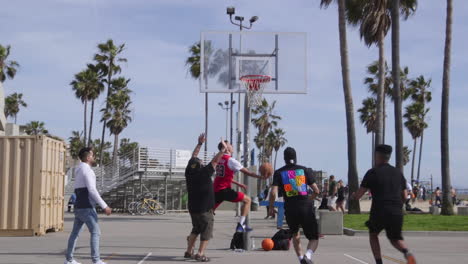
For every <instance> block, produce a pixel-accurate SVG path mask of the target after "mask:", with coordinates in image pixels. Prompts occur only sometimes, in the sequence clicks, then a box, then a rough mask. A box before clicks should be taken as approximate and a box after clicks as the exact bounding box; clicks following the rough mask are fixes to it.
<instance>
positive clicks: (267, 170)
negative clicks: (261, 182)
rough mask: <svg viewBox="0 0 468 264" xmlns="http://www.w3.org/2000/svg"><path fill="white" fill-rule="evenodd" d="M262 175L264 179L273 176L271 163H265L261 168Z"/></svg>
mask: <svg viewBox="0 0 468 264" xmlns="http://www.w3.org/2000/svg"><path fill="white" fill-rule="evenodd" d="M260 175H262V176H264V177H271V176H273V166H271V164H270V163H268V162H265V163H263V164H262V165H261V166H260Z"/></svg>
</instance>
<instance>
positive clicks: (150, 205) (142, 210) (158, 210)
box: [136, 198, 166, 215]
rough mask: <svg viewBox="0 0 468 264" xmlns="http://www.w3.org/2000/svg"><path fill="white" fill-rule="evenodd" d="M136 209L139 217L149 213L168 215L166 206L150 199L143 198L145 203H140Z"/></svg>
mask: <svg viewBox="0 0 468 264" xmlns="http://www.w3.org/2000/svg"><path fill="white" fill-rule="evenodd" d="M136 209H137V213H138V214H139V215H146V214H147V213H150V214H158V215H163V214H165V213H166V211H165V210H164V206H163V205H162V204H161V203H160V202H159V201H158V200H155V199H148V198H143V201H142V202H139V203H138V205H137V208H136Z"/></svg>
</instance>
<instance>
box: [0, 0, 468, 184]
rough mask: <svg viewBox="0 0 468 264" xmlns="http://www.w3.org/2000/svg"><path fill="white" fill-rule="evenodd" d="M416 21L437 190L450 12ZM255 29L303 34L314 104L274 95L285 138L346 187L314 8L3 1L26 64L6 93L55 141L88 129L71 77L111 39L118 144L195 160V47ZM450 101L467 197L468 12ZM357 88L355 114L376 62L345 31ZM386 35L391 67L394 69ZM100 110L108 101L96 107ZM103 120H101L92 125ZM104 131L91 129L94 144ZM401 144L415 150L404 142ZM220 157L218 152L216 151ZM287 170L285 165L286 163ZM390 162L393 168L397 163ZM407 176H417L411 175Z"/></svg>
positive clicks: (340, 121)
mask: <svg viewBox="0 0 468 264" xmlns="http://www.w3.org/2000/svg"><path fill="white" fill-rule="evenodd" d="M419 2H420V5H419V7H418V11H417V13H416V15H415V16H413V17H411V18H410V19H409V20H408V21H403V22H401V64H402V66H408V67H409V68H410V75H411V76H412V77H416V76H419V75H421V74H422V75H424V76H425V77H427V78H432V91H433V98H434V99H433V102H432V103H431V105H430V107H431V111H430V113H429V116H430V120H429V128H428V129H427V131H426V133H425V145H424V156H423V163H422V176H421V177H422V178H423V179H428V178H429V177H430V175H431V174H432V175H433V176H434V182H435V183H440V143H439V142H440V140H439V139H440V125H439V124H440V99H439V98H440V94H441V85H442V62H443V47H444V32H445V1H419ZM230 5H235V6H236V9H237V13H238V14H241V15H244V16H246V17H250V16H252V15H257V16H259V17H260V19H259V21H258V22H257V23H256V24H255V26H254V30H256V31H296V32H307V33H308V41H309V42H308V46H309V47H308V50H309V58H308V71H309V74H308V76H309V87H308V91H309V93H308V94H307V95H306V96H303V95H274V96H268V97H267V98H268V99H271V100H277V101H278V102H277V114H279V115H281V116H282V117H283V120H282V121H281V123H280V126H281V127H283V128H284V129H285V130H286V131H287V138H288V140H289V144H288V145H290V146H293V147H295V148H296V149H297V152H298V156H299V162H300V163H302V164H304V165H307V166H310V167H312V168H314V169H321V170H325V171H327V172H328V173H331V174H335V175H336V176H337V177H338V178H346V175H347V155H346V127H345V112H344V99H343V92H342V87H341V74H340V70H341V68H340V57H339V41H338V25H337V22H338V19H337V9H336V6H333V5H332V6H331V7H330V8H329V9H328V10H321V9H320V8H319V1H318V0H316V1H314V0H312V1H310V0H309V1H299V0H296V1H288V3H287V6H285V1H279V0H274V1H273V0H269V1H260V0H257V1H224V0H223V1H221V0H212V1H201V0H199V1H189V0H158V1H156V0H155V1H143V0H133V1H130V0H126V1H124V0H99V1H98V0H81V1H73V0H44V1H32V0H30V1H23V0H18V1H6V2H4V3H3V4H2V8H1V9H0V32H1V36H2V38H1V41H0V43H1V44H3V45H5V44H10V45H12V53H11V58H12V59H15V60H17V61H18V62H19V63H20V64H21V68H20V70H19V72H18V74H17V77H16V78H15V80H13V81H7V82H5V83H4V87H5V93H6V94H10V93H13V92H21V93H23V94H24V97H25V100H26V101H27V103H28V104H29V106H28V108H27V109H24V110H22V111H21V112H20V114H19V116H18V122H19V123H26V122H29V121H31V120H41V121H44V122H45V123H46V126H47V128H48V129H49V131H51V132H52V133H53V134H56V135H58V136H61V137H63V138H67V137H69V135H70V134H71V131H72V130H79V129H82V105H81V103H80V102H79V101H78V100H76V99H75V98H74V95H73V93H72V92H71V88H70V86H69V83H70V81H71V80H72V78H73V75H74V74H75V73H77V72H78V71H80V70H82V69H83V68H84V67H85V64H86V63H88V62H91V59H92V55H93V54H94V53H95V52H96V45H97V44H98V43H99V42H104V41H105V40H107V39H108V38H113V39H114V41H115V42H117V43H123V42H125V43H126V46H127V49H126V51H125V53H124V56H125V57H126V58H127V59H128V63H126V64H124V65H123V71H122V73H123V75H125V76H126V77H128V78H131V79H132V81H131V83H130V84H131V85H130V86H131V89H132V90H133V91H134V94H133V100H134V104H133V106H134V114H133V117H134V121H133V123H131V125H130V126H129V127H128V129H126V130H125V131H124V133H123V134H122V137H130V138H132V139H133V140H136V141H139V142H140V143H141V144H142V145H148V146H150V147H161V148H177V149H191V148H192V147H193V145H194V144H195V142H196V136H197V135H198V133H199V132H202V131H203V127H204V96H203V95H202V94H200V93H199V87H198V82H196V81H194V80H192V79H191V78H190V77H189V75H188V74H187V70H186V67H185V62H184V60H185V58H186V56H187V49H188V46H189V45H190V44H192V43H194V42H196V41H197V40H199V37H200V32H201V31H203V30H236V28H234V27H233V26H231V25H230V23H229V22H228V17H227V16H226V15H225V8H226V6H230ZM454 5H455V9H454V28H453V47H452V75H451V101H450V155H451V157H450V159H451V175H452V179H453V184H454V185H455V186H461V187H468V184H467V183H466V176H467V165H466V164H468V141H467V140H466V138H465V133H466V132H468V106H467V104H466V99H467V98H468V89H467V85H466V81H465V80H464V79H463V78H464V77H465V76H466V73H467V69H468V49H466V47H467V46H468V34H467V33H468V32H467V31H468V27H467V26H466V17H467V16H468V2H466V1H455V3H454ZM348 41H349V47H348V48H349V56H350V63H351V72H350V74H351V80H352V88H353V98H354V106H355V109H358V108H359V107H360V105H361V101H362V99H364V98H365V97H367V96H368V93H367V90H366V88H365V87H364V85H363V84H362V80H363V78H364V77H365V68H366V65H368V64H369V63H371V62H372V61H374V60H376V59H377V55H378V54H377V49H376V48H375V47H371V48H367V47H366V46H365V45H364V44H363V43H362V42H361V40H360V39H359V34H358V32H357V30H356V29H353V28H351V27H348ZM390 44H391V43H390V35H389V36H388V37H387V41H386V50H385V52H386V55H387V59H388V60H389V64H391V63H390V62H391V59H390V58H391V57H390V56H391V49H390ZM226 98H227V96H224V95H210V109H211V111H210V119H209V121H210V130H209V133H210V136H211V139H212V140H214V139H217V138H218V137H220V136H223V135H224V133H225V132H224V131H225V123H224V120H225V119H224V118H225V115H224V112H223V111H222V110H221V109H220V108H219V106H218V105H217V103H218V102H220V101H224V100H226ZM99 105H102V100H101V101H100V102H99ZM388 105H389V107H388V109H387V111H388V123H387V142H389V143H391V144H392V145H393V142H394V131H393V123H394V120H393V108H392V107H391V104H390V103H389V104H388ZM96 116H97V118H99V117H98V115H96ZM355 117H356V124H355V125H356V134H357V149H358V170H359V175H360V176H361V177H362V175H363V174H364V173H365V172H366V170H367V169H368V168H369V166H370V153H371V140H370V135H367V134H366V131H365V129H364V128H363V126H362V125H361V124H360V123H359V120H358V119H357V118H358V115H357V114H356V115H355ZM99 131H100V129H98V128H97V126H96V127H95V129H94V132H95V134H94V135H93V136H94V137H95V138H96V137H98V133H99ZM404 137H405V138H404V141H405V144H406V145H408V146H410V147H411V148H412V140H411V137H410V135H409V133H407V131H406V130H405V134H404ZM210 149H214V144H213V143H211V144H210ZM279 161H280V164H281V163H282V161H281V155H280V158H279ZM392 162H393V160H392ZM405 174H406V176H407V177H409V176H410V165H407V166H406V170H405Z"/></svg>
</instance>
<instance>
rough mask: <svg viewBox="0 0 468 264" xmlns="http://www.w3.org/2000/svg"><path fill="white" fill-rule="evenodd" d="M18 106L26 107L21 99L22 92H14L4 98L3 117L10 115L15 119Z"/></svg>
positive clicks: (18, 109)
mask: <svg viewBox="0 0 468 264" xmlns="http://www.w3.org/2000/svg"><path fill="white" fill-rule="evenodd" d="M20 107H28V104H26V102H25V101H24V100H23V94H22V93H14V94H11V95H9V96H7V97H6V98H5V117H7V118H8V117H9V116H12V117H14V119H15V124H16V120H17V116H18V113H19V111H20Z"/></svg>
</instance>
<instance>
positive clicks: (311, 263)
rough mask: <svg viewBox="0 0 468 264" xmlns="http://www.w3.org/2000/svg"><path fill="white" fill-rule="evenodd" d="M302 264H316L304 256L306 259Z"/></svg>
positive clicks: (302, 260) (303, 259)
mask: <svg viewBox="0 0 468 264" xmlns="http://www.w3.org/2000/svg"><path fill="white" fill-rule="evenodd" d="M301 264H314V262H313V261H312V260H311V259H309V258H308V257H306V256H305V255H304V257H303V258H302V259H301Z"/></svg>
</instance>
